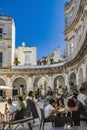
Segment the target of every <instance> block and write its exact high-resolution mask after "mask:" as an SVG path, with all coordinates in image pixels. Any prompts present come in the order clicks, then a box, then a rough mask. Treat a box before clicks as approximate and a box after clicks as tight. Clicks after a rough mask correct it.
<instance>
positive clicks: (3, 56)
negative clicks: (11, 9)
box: [0, 16, 15, 67]
mask: <svg viewBox="0 0 87 130" xmlns="http://www.w3.org/2000/svg"><path fill="white" fill-rule="evenodd" d="M14 51H15V24H14V20H13V19H12V18H11V17H9V16H0V66H2V67H10V66H11V65H13V61H14Z"/></svg>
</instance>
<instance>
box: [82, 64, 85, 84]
mask: <svg viewBox="0 0 87 130" xmlns="http://www.w3.org/2000/svg"><path fill="white" fill-rule="evenodd" d="M82 70H83V82H85V81H86V64H85V63H82Z"/></svg>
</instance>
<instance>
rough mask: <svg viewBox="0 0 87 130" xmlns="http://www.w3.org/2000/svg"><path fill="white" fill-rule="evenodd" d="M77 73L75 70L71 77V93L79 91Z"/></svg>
mask: <svg viewBox="0 0 87 130" xmlns="http://www.w3.org/2000/svg"><path fill="white" fill-rule="evenodd" d="M77 92H78V90H77V85H76V74H75V73H74V72H73V73H71V75H70V77H69V93H71V94H73V93H77Z"/></svg>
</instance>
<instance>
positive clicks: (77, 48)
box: [11, 23, 87, 70]
mask: <svg viewBox="0 0 87 130" xmlns="http://www.w3.org/2000/svg"><path fill="white" fill-rule="evenodd" d="M86 32H87V23H86V24H85V29H84V32H83V35H82V37H81V38H80V41H79V43H78V44H77V47H76V49H75V50H74V51H73V53H72V54H71V55H69V56H68V57H67V58H66V59H65V61H64V62H62V63H58V64H52V65H49V64H48V65H32V66H24V65H18V66H16V65H13V66H11V69H14V70H15V69H16V70H22V69H24V70H26V69H29V70H33V69H37V70H38V69H42V70H43V69H52V68H59V67H64V66H65V65H66V64H68V63H70V62H71V61H73V59H74V58H75V57H76V56H77V55H78V53H79V52H80V50H81V47H82V45H83V43H84V41H85V38H86Z"/></svg>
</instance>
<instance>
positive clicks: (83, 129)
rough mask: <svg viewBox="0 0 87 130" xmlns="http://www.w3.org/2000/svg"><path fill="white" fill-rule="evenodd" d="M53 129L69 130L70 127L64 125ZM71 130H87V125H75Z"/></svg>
mask: <svg viewBox="0 0 87 130" xmlns="http://www.w3.org/2000/svg"><path fill="white" fill-rule="evenodd" d="M53 130H68V129H65V128H64V127H56V128H53ZM69 130H87V127H85V126H73V127H71V129H69Z"/></svg>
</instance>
